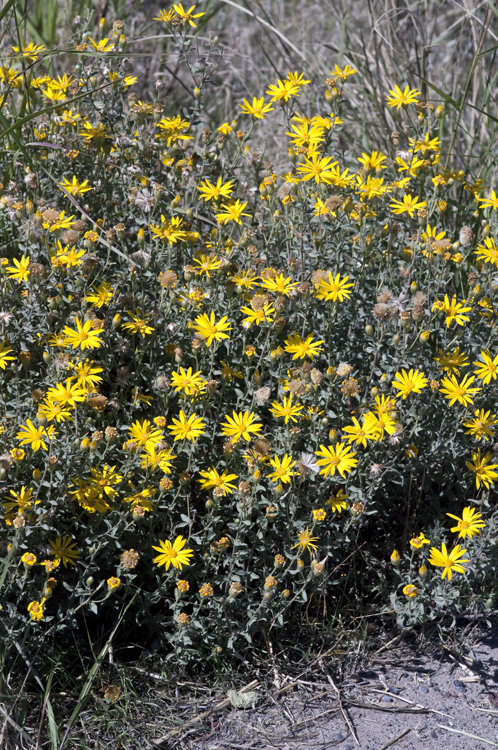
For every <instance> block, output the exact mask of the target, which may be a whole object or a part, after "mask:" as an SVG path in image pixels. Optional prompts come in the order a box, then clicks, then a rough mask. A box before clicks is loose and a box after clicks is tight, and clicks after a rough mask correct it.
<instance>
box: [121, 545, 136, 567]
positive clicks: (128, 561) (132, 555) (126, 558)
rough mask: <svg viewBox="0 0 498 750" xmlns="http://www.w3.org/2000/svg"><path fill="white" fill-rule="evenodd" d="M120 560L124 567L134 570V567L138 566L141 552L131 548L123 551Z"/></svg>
mask: <svg viewBox="0 0 498 750" xmlns="http://www.w3.org/2000/svg"><path fill="white" fill-rule="evenodd" d="M119 560H120V562H121V565H122V566H123V568H127V569H128V570H132V569H133V568H136V567H137V565H138V561H139V560H140V554H139V553H138V552H135V550H134V549H129V550H127V551H126V552H123V554H122V555H121V556H120V558H119Z"/></svg>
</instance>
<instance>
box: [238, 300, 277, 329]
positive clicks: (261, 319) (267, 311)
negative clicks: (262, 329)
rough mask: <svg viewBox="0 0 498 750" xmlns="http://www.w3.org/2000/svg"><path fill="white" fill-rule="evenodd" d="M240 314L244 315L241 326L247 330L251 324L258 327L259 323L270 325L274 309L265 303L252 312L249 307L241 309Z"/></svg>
mask: <svg viewBox="0 0 498 750" xmlns="http://www.w3.org/2000/svg"><path fill="white" fill-rule="evenodd" d="M240 312H241V313H244V315H246V317H245V318H244V320H243V321H242V326H243V328H245V329H246V330H248V329H249V328H250V327H251V326H252V324H253V323H256V325H257V326H259V325H260V324H261V323H272V322H273V318H274V314H275V308H274V307H273V305H271V304H270V303H265V304H264V305H263V307H261V308H259V309H258V308H257V309H255V310H253V309H252V308H250V307H241V308H240Z"/></svg>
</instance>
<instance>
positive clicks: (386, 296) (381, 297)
mask: <svg viewBox="0 0 498 750" xmlns="http://www.w3.org/2000/svg"><path fill="white" fill-rule="evenodd" d="M392 298H393V295H392V292H390V291H389V289H387V288H386V287H384V289H382V290H381V292H380V293H379V294H378V295H377V302H383V303H387V302H390V301H391V300H392Z"/></svg>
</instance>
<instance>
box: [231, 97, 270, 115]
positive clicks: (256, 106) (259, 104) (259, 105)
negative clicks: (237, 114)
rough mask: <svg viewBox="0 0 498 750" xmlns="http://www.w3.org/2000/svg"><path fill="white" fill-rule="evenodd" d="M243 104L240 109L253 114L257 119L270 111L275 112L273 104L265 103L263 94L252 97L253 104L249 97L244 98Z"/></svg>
mask: <svg viewBox="0 0 498 750" xmlns="http://www.w3.org/2000/svg"><path fill="white" fill-rule="evenodd" d="M242 102H243V103H242V104H239V107H240V109H241V110H242V112H243V113H244V114H245V115H252V116H253V117H255V118H256V119H257V120H262V119H263V116H264V115H267V114H268V112H273V107H272V106H271V104H265V98H264V96H262V97H261V98H260V99H257V98H256V97H255V96H253V98H252V104H249V102H248V101H247V99H242Z"/></svg>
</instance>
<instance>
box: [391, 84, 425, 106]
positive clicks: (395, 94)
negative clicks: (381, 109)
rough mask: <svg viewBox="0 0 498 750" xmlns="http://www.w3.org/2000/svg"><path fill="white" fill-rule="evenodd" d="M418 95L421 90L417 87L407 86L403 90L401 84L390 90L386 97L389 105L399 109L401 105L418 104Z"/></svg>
mask: <svg viewBox="0 0 498 750" xmlns="http://www.w3.org/2000/svg"><path fill="white" fill-rule="evenodd" d="M417 96H420V91H418V90H417V89H411V88H410V87H409V86H406V87H405V90H404V91H401V89H400V88H399V86H395V87H394V90H392V89H390V90H389V94H388V95H387V96H386V99H387V104H388V106H389V107H396V109H399V108H400V107H406V105H407V104H416V103H417V102H418V99H417Z"/></svg>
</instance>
